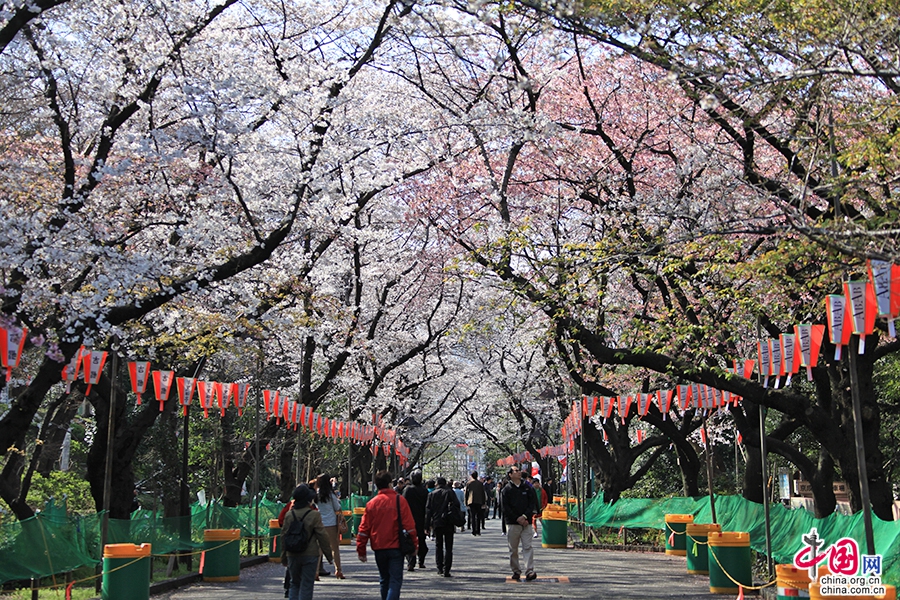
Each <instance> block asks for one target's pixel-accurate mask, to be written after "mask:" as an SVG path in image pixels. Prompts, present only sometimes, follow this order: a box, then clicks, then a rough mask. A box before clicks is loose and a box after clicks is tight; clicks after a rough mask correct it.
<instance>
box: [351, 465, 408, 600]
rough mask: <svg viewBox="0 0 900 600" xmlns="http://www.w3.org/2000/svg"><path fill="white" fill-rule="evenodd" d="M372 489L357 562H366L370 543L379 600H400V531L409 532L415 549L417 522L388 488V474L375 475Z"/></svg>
mask: <svg viewBox="0 0 900 600" xmlns="http://www.w3.org/2000/svg"><path fill="white" fill-rule="evenodd" d="M375 488H376V489H377V490H378V494H376V496H375V497H374V498H372V499H371V500H369V501H368V502H367V503H366V512H365V513H364V514H363V517H362V522H360V524H359V532H358V533H357V536H356V553H357V555H359V560H360V561H362V562H366V560H367V559H366V545H368V544H369V543H370V542H371V544H372V550H373V551H374V553H375V564H376V565H377V566H378V575H379V577H380V581H381V600H399V598H400V587H401V586H402V585H403V553H402V552H401V551H400V530H401V529H405V530H406V531H407V532H409V534H410V536H411V537H412V540H413V545H415V546H418V543H419V539H418V536H417V535H416V522H415V519H413V516H412V512H411V511H410V510H409V503H407V502H406V499H405V498H401V497H400V495H399V494H397V492H395V491H394V489H393V488H392V487H391V474H390V472H388V471H378V472H377V473H375ZM398 512H399V521H398Z"/></svg>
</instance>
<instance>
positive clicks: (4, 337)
mask: <svg viewBox="0 0 900 600" xmlns="http://www.w3.org/2000/svg"><path fill="white" fill-rule="evenodd" d="M27 336H28V328H27V327H10V328H8V329H7V328H6V327H0V363H2V365H3V368H5V369H6V380H7V381H9V379H10V377H12V370H13V369H15V368H16V367H18V366H19V361H20V360H21V359H22V350H23V349H24V348H25V338H26V337H27Z"/></svg>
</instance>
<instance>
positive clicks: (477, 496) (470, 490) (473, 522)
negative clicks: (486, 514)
mask: <svg viewBox="0 0 900 600" xmlns="http://www.w3.org/2000/svg"><path fill="white" fill-rule="evenodd" d="M485 500H486V497H485V493H484V483H482V482H481V481H479V480H478V471H472V477H471V479H469V482H468V483H467V484H466V509H467V512H468V515H469V528H470V529H471V530H472V535H481V507H482V506H484V502H485Z"/></svg>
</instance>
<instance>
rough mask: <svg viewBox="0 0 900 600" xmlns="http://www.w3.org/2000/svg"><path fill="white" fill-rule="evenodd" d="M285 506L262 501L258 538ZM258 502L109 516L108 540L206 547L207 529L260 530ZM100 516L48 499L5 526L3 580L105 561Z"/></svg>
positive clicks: (0, 545)
mask: <svg viewBox="0 0 900 600" xmlns="http://www.w3.org/2000/svg"><path fill="white" fill-rule="evenodd" d="M283 506H284V505H283V504H281V503H277V502H270V501H268V500H262V501H260V503H259V529H258V531H259V536H260V537H267V536H268V534H269V520H270V519H274V518H276V517H278V513H279V512H281V508H282V507H283ZM256 518H257V517H256V507H255V506H239V507H236V508H226V507H224V506H222V505H220V504H216V503H208V504H194V505H193V506H192V507H191V516H190V517H173V518H165V517H163V516H162V515H160V514H157V513H154V512H152V511H145V510H138V511H135V513H134V514H133V515H132V517H131V519H130V520H124V519H122V520H120V519H110V520H109V529H108V532H107V543H109V544H121V543H134V544H143V543H150V544H153V554H154V555H161V554H169V553H172V552H176V551H178V550H192V549H195V548H200V547H202V546H203V531H204V530H206V529H240V530H241V537H242V538H244V539H248V538H253V537H255V536H256V534H257V521H256ZM101 523H102V519H101V515H99V514H94V515H88V516H77V515H67V514H66V510H65V506H62V507H60V506H56V505H53V504H50V503H48V505H47V506H46V507H45V509H44V510H43V511H41V512H40V513H39V514H38V515H37V516H35V517H32V518H31V519H27V520H25V521H12V522H7V523H4V524H2V525H0V583H3V582H6V581H17V580H25V579H31V578H40V577H49V576H51V575H54V574H60V573H65V572H68V571H72V570H75V569H77V568H80V567H85V566H95V565H96V564H97V563H99V562H100V559H101V552H100V528H101Z"/></svg>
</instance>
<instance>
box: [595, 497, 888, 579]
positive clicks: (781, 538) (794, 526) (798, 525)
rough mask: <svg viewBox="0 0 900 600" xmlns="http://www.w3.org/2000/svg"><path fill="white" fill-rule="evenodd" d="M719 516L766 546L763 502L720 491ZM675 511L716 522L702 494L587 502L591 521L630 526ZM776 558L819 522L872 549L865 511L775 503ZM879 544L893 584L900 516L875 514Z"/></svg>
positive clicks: (725, 527) (827, 533) (789, 554)
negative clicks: (825, 512) (820, 515)
mask: <svg viewBox="0 0 900 600" xmlns="http://www.w3.org/2000/svg"><path fill="white" fill-rule="evenodd" d="M715 505H716V521H717V522H718V523H719V524H720V525H721V526H722V531H746V532H748V533H750V547H751V548H753V549H754V550H756V551H757V552H761V553H765V551H766V533H765V531H766V529H765V527H766V525H765V515H764V509H763V505H762V504H756V503H755V502H750V501H749V500H745V499H744V498H742V497H740V496H716V497H715ZM669 514H684V515H694V522H695V523H711V522H712V512H711V510H710V505H709V497H707V496H701V497H696V498H683V497H679V498H665V499H657V500H653V499H644V498H621V499H619V501H618V502H616V503H614V504H608V503H606V502H603V501H602V498H599V499H596V500H595V501H594V502H590V503H589V504H588V505H587V506H586V507H585V518H584V520H585V523H586V524H587V525H589V526H591V527H617V528H618V527H625V528H652V529H663V528H664V526H665V525H664V523H665V516H666V515H669ZM769 517H770V522H771V527H770V531H771V540H772V558H773V560H774V561H775V562H777V563H779V564H790V563H792V562H793V560H794V555H795V554H796V553H797V551H798V550H800V548H801V547H802V545H803V543H802V541H801V536H802V535H803V534H805V533H808V532H809V530H810V529H811V528H813V527H815V528H816V531H818V533H819V537H820V538H822V539H824V540H825V541H826V543H827V544H832V543H834V542H837V541H838V540H839V539H841V538H844V537H848V538H853V539H854V540H856V541H857V543H858V544H859V547H860V553H862V554H865V553H866V550H865V549H866V536H865V528H864V525H863V514H862V513H861V512H860V513H857V514H855V515H850V516H848V515H842V514H838V513H834V514H831V515H829V516H827V517H825V518H824V519H817V518H815V517H814V516H813V515H812V514H811V513H810V512H809V511H807V510H804V509H789V508H787V507H785V506H784V505H782V504H773V505H771V506H770V510H769ZM873 521H874V523H873V529H874V533H875V550H876V551H877V552H878V553H879V554H881V556H882V572H883V576H882V578H883V580H884V581H886V582H887V583H889V584H892V585H897V584H898V583H900V521H882V520H881V519H879V518H877V517H874V516H873Z"/></svg>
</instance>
